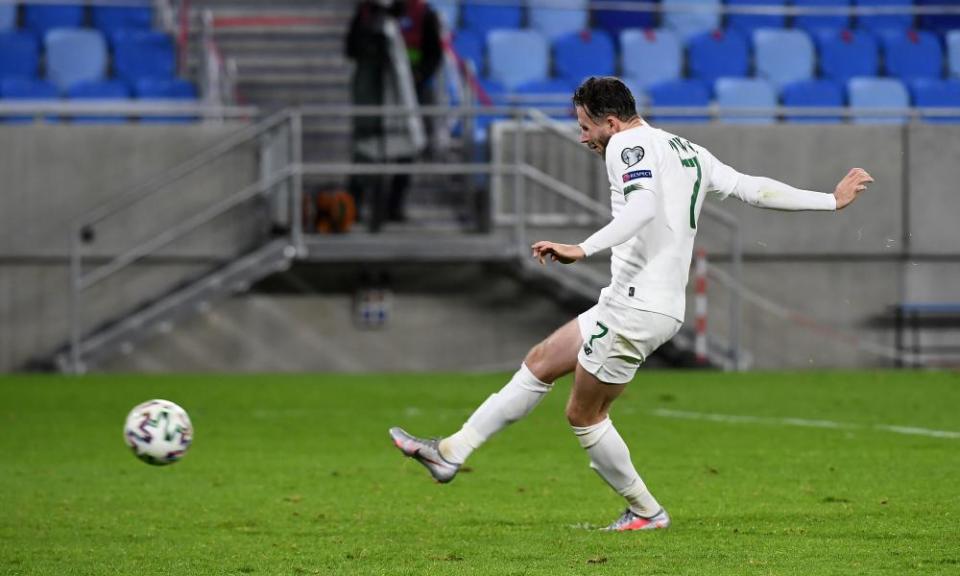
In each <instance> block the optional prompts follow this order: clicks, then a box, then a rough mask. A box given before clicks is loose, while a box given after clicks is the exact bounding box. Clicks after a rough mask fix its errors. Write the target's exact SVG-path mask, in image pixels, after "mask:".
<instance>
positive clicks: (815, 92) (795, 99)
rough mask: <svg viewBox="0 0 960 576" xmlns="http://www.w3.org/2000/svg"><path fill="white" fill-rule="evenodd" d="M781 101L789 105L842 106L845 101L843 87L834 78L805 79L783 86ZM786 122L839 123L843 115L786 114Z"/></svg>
mask: <svg viewBox="0 0 960 576" xmlns="http://www.w3.org/2000/svg"><path fill="white" fill-rule="evenodd" d="M780 98H781V102H782V104H783V105H784V106H788V107H797V108H800V107H807V108H840V107H842V106H843V105H844V103H843V88H842V87H841V86H840V85H839V84H837V83H836V82H834V81H832V80H823V79H820V80H803V81H801V82H794V83H793V84H788V85H786V86H784V87H783V90H782V91H781V93H780ZM784 120H785V121H786V122H791V123H794V124H839V123H841V122H843V118H842V117H841V116H829V115H822V116H800V115H796V116H793V115H789V114H788V115H786V116H784Z"/></svg>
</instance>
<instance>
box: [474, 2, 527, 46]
mask: <svg viewBox="0 0 960 576" xmlns="http://www.w3.org/2000/svg"><path fill="white" fill-rule="evenodd" d="M522 17H523V12H522V10H521V8H520V6H506V5H495V4H472V3H469V2H468V3H464V4H463V6H461V8H460V19H461V21H462V23H463V27H464V28H469V29H470V30H473V31H474V32H476V33H477V34H479V35H480V38H486V36H487V32H489V31H491V30H496V29H498V28H519V27H520V23H521V20H522Z"/></svg>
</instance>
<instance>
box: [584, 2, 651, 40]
mask: <svg viewBox="0 0 960 576" xmlns="http://www.w3.org/2000/svg"><path fill="white" fill-rule="evenodd" d="M595 1H598V0H591V4H593V2H595ZM599 1H601V2H606V1H607V0H599ZM654 1H656V0H654ZM620 3H621V4H630V3H633V4H651V2H649V1H648V0H622V1H621V2H620ZM591 11H592V12H593V25H594V26H595V27H596V28H599V29H601V30H604V31H605V32H606V33H607V34H609V35H610V37H611V38H620V32H622V31H623V30H625V29H627V28H654V27H656V25H657V15H656V13H654V12H650V11H640V10H613V9H609V8H593V9H592V10H591Z"/></svg>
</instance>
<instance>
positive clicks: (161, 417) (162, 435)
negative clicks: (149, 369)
mask: <svg viewBox="0 0 960 576" xmlns="http://www.w3.org/2000/svg"><path fill="white" fill-rule="evenodd" d="M123 439H124V440H125V441H126V443H127V446H129V447H130V448H131V449H132V450H133V454H134V455H135V456H136V457H137V458H139V459H141V460H143V461H144V462H146V463H147V464H153V465H155V466H164V465H166V464H173V463H174V462H177V461H179V460H180V459H181V458H183V455H184V454H186V453H187V448H189V447H190V442H192V441H193V426H192V425H191V424H190V417H189V416H187V411H186V410H184V409H183V408H181V407H179V406H177V405H176V404H174V403H173V402H170V401H168V400H150V401H147V402H144V403H143V404H140V405H138V406H135V407H134V408H133V410H131V411H130V414H128V415H127V423H126V424H125V425H124V427H123Z"/></svg>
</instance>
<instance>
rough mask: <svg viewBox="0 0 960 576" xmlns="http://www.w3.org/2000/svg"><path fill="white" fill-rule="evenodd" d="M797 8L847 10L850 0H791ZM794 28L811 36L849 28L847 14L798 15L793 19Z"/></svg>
mask: <svg viewBox="0 0 960 576" xmlns="http://www.w3.org/2000/svg"><path fill="white" fill-rule="evenodd" d="M793 5H794V6H796V7H797V8H848V7H849V6H850V0H793ZM793 26H794V28H800V29H802V30H806V31H807V32H809V33H811V34H815V33H818V32H820V31H835V32H838V31H840V30H846V29H847V28H849V27H850V16H849V15H847V14H836V15H834V14H798V15H797V16H794V18H793Z"/></svg>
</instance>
